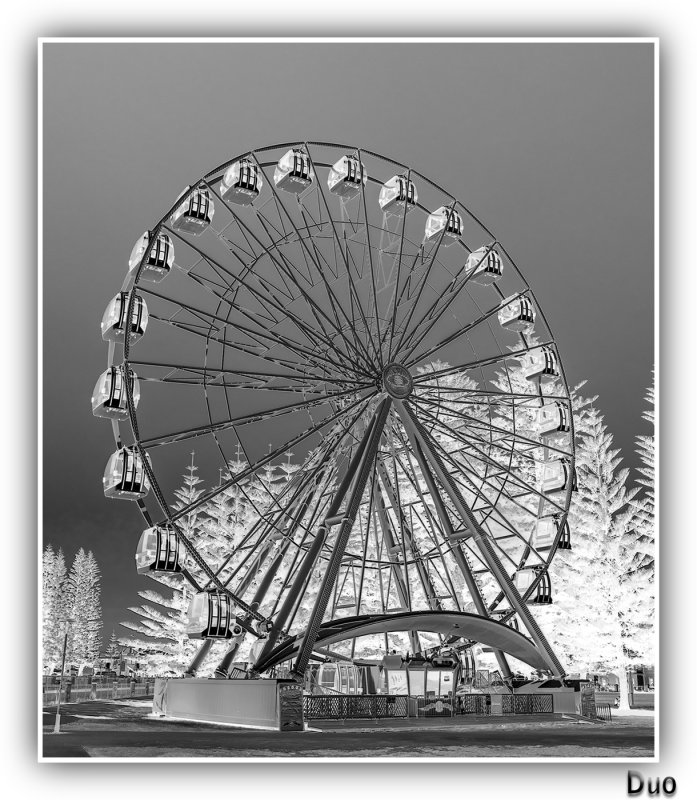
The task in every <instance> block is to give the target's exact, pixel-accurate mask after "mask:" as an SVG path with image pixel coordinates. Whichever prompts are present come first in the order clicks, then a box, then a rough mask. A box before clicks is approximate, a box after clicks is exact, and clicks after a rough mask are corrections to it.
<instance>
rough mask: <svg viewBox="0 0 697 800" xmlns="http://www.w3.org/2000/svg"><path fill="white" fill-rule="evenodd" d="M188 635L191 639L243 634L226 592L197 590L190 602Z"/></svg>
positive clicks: (224, 637) (218, 637) (226, 637)
mask: <svg viewBox="0 0 697 800" xmlns="http://www.w3.org/2000/svg"><path fill="white" fill-rule="evenodd" d="M186 616H187V622H186V627H185V631H186V635H187V636H188V637H189V639H232V638H233V637H234V636H240V635H241V634H242V630H243V629H242V626H241V625H240V624H239V623H238V622H237V620H236V619H235V616H234V615H233V612H232V605H231V603H230V597H229V596H228V595H227V594H225V592H219V591H214V590H211V591H206V592H197V593H196V594H195V595H194V596H193V597H192V598H191V600H190V602H189V608H188V610H187V615H186Z"/></svg>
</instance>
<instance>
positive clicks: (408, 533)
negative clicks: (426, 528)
mask: <svg viewBox="0 0 697 800" xmlns="http://www.w3.org/2000/svg"><path fill="white" fill-rule="evenodd" d="M390 449H391V458H392V471H393V475H392V477H390V475H389V474H388V472H387V470H386V469H385V467H384V464H382V463H381V462H380V461H378V475H379V478H380V481H381V482H382V485H383V487H384V489H385V491H386V493H387V496H388V498H389V500H390V504H391V506H392V509H393V512H394V514H395V516H396V518H397V521H398V523H399V531H400V533H401V537H400V538H401V543H402V553H403V557H404V564H405V570H406V565H407V548H408V549H409V551H410V552H411V554H412V560H413V563H414V566H415V567H416V573H417V576H418V582H419V583H420V585H421V587H422V589H423V591H424V594H425V596H426V599H427V602H428V604H429V607H430V608H431V610H437V608H436V607H437V606H439V605H440V604H439V602H438V601H437V599H436V591H435V588H434V586H433V584H432V583H431V580H430V577H429V575H428V572H427V570H426V568H425V566H424V563H423V559H422V555H421V552H420V548H419V546H418V544H417V542H416V538H415V536H414V533H413V531H412V529H411V526H410V524H409V522H408V520H407V518H406V516H405V514H404V510H403V507H402V501H401V497H400V494H401V492H400V489H399V483H400V482H399V477H398V474H397V458H396V453H395V450H394V445H393V442H390Z"/></svg>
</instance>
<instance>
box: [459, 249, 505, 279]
mask: <svg viewBox="0 0 697 800" xmlns="http://www.w3.org/2000/svg"><path fill="white" fill-rule="evenodd" d="M465 274H466V275H467V276H468V280H470V281H472V283H477V284H479V285H480V286H490V285H491V284H492V283H496V281H498V280H499V278H500V277H501V275H503V261H502V260H501V256H500V255H499V254H498V253H497V252H496V250H494V249H493V247H480V248H479V249H478V250H473V251H472V252H471V253H470V254H469V256H468V257H467V261H465Z"/></svg>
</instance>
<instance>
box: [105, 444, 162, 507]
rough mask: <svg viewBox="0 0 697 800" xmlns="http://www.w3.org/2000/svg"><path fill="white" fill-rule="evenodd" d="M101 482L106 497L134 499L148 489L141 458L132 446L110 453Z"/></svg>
mask: <svg viewBox="0 0 697 800" xmlns="http://www.w3.org/2000/svg"><path fill="white" fill-rule="evenodd" d="M102 482H103V484H104V494H105V496H106V497H114V498H120V499H124V500H136V499H138V498H139V497H145V496H146V495H147V493H148V491H149V490H150V486H149V484H148V478H147V475H146V474H145V467H144V466H143V459H142V458H141V457H140V453H139V452H138V451H137V450H136V449H135V448H134V447H121V448H120V449H119V450H117V451H116V452H115V453H112V454H111V456H110V458H109V461H108V462H107V465H106V469H105V470H104V478H103V479H102Z"/></svg>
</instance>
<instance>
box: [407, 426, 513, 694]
mask: <svg viewBox="0 0 697 800" xmlns="http://www.w3.org/2000/svg"><path fill="white" fill-rule="evenodd" d="M407 436H408V437H409V441H410V443H411V446H412V449H413V451H414V455H415V456H416V460H417V462H418V464H419V467H420V468H421V474H422V475H423V476H424V480H425V481H426V486H427V487H428V491H429V493H430V495H431V499H432V500H433V504H434V505H435V507H436V513H437V515H438V519H439V520H440V524H441V526H442V527H443V533H444V534H445V535H446V537H448V538H451V537H452V536H453V533H454V529H453V525H452V522H451V521H450V517H449V516H448V510H447V508H446V507H445V503H444V502H443V498H442V497H441V496H440V492H439V491H438V487H437V486H436V481H435V479H434V477H433V474H432V472H431V470H430V468H429V466H428V462H427V461H426V458H425V456H424V454H423V450H422V449H421V445H420V444H419V442H418V440H417V439H416V437H415V436H414V434H413V433H412V432H411V431H410V430H407ZM452 553H453V556H454V558H455V561H456V562H457V565H458V567H459V568H460V571H461V572H462V576H463V578H464V579H465V583H466V584H467V588H468V590H469V593H470V596H471V597H472V600H473V602H474V607H475V608H476V609H477V614H479V615H480V616H482V617H486V618H489V610H488V608H487V607H486V603H485V602H484V598H483V597H482V593H481V591H480V590H479V586H478V585H477V581H476V580H475V577H474V574H473V573H472V570H471V568H470V565H469V563H468V561H467V557H466V556H465V554H464V553H463V552H462V548H461V546H460V544H459V542H453V548H452ZM494 655H495V656H496V660H497V661H498V664H499V669H500V670H501V674H502V675H503V678H504V680H506V681H507V682H508V683H509V684H510V680H511V678H512V677H513V674H512V672H511V668H510V665H509V664H508V660H507V658H506V655H505V653H503V652H502V651H501V650H496V649H494Z"/></svg>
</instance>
